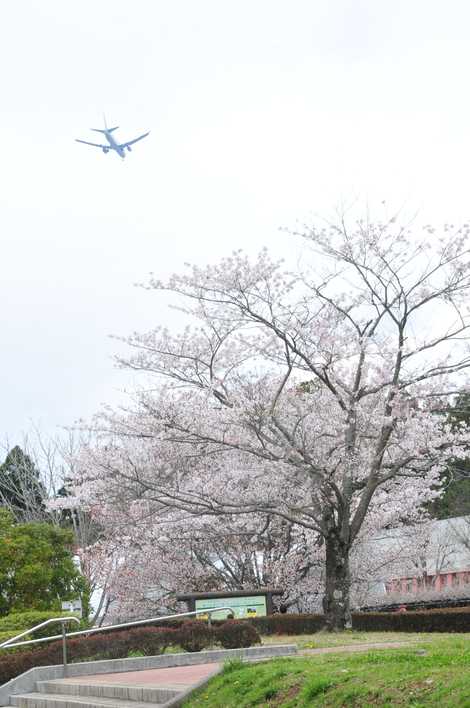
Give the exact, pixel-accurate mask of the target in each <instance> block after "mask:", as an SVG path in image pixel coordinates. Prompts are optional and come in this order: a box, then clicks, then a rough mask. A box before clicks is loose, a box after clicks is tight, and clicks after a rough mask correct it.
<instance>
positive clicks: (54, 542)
mask: <svg viewBox="0 0 470 708" xmlns="http://www.w3.org/2000/svg"><path fill="white" fill-rule="evenodd" d="M72 543H73V534H72V532H71V531H68V530H64V529H61V528H59V527H57V526H53V525H51V524H47V523H34V522H33V523H24V524H16V523H15V521H14V517H13V514H12V513H11V512H10V511H8V510H6V509H1V508H0V615H4V614H8V613H9V612H13V611H19V610H25V609H37V610H48V609H60V607H61V602H62V600H71V599H75V598H77V597H81V596H82V594H83V593H84V592H85V591H86V583H85V581H84V578H83V576H82V575H81V574H80V572H79V570H78V568H77V567H76V565H75V563H74V562H73V558H72V552H71V546H72Z"/></svg>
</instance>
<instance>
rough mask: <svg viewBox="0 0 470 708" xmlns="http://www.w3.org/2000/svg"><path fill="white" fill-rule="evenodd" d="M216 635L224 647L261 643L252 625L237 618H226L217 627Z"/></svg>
mask: <svg viewBox="0 0 470 708" xmlns="http://www.w3.org/2000/svg"><path fill="white" fill-rule="evenodd" d="M216 637H217V640H218V641H219V642H220V644H222V646H223V648H224V649H239V648H246V647H252V646H253V645H254V644H261V638H260V636H259V634H258V632H257V631H256V629H255V628H254V627H253V625H252V624H248V622H240V621H237V620H228V622H224V624H223V625H222V626H220V627H217V629H216Z"/></svg>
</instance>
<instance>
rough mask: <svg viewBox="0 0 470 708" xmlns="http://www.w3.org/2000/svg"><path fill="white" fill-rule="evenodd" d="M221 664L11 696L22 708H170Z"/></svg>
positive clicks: (71, 682)
mask: <svg viewBox="0 0 470 708" xmlns="http://www.w3.org/2000/svg"><path fill="white" fill-rule="evenodd" d="M220 666H221V665H220V664H214V663H211V664H202V665H201V664H200V665H198V666H178V667H172V668H164V669H153V670H147V671H135V672H133V671H130V672H125V673H118V674H111V675H109V674H108V675H104V676H103V675H102V676H84V677H82V678H79V679H78V678H70V679H56V680H52V681H51V680H47V681H37V682H36V687H35V688H36V690H35V691H32V692H31V693H25V694H16V695H13V696H11V697H10V704H11V705H14V706H18V708H170V706H177V705H179V703H180V702H182V700H183V699H184V698H185V697H186V696H187V694H188V692H189V691H191V690H193V689H194V688H195V687H196V686H197V685H199V684H200V683H201V682H205V681H207V680H208V679H209V678H210V677H211V676H213V675H214V674H215V673H217V671H218V670H219V669H220Z"/></svg>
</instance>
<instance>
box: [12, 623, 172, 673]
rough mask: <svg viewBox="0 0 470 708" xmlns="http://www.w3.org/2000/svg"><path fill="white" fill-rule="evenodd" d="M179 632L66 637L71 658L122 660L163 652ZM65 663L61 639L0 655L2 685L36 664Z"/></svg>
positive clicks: (130, 632) (167, 630) (148, 631)
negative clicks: (37, 646) (135, 655)
mask: <svg viewBox="0 0 470 708" xmlns="http://www.w3.org/2000/svg"><path fill="white" fill-rule="evenodd" d="M179 643H180V642H179V637H178V632H177V631H176V630H173V629H156V628H153V627H151V628H146V629H134V630H129V631H127V632H124V631H122V632H115V633H113V634H112V635H107V634H93V635H91V636H89V637H86V636H83V637H77V638H76V639H68V640H67V654H68V659H69V661H71V662H72V661H84V660H90V659H92V658H93V659H120V658H122V657H127V656H128V653H129V652H132V651H138V652H141V653H143V654H144V655H153V654H161V653H163V652H164V651H165V649H166V648H167V647H168V646H170V645H175V644H179ZM61 663H62V642H61V641H57V642H52V643H51V644H48V645H47V646H44V645H43V646H41V647H40V648H39V649H37V648H36V649H34V650H29V651H24V652H21V653H20V654H11V653H10V654H7V653H6V650H5V654H3V655H2V656H0V684H1V683H5V682H6V681H9V680H10V679H11V678H14V677H15V676H18V675H19V674H21V673H23V672H24V671H28V669H31V668H32V667H33V666H50V665H54V664H61Z"/></svg>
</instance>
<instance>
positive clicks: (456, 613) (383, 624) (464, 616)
mask: <svg viewBox="0 0 470 708" xmlns="http://www.w3.org/2000/svg"><path fill="white" fill-rule="evenodd" d="M353 628H354V629H357V630H361V631H366V632H377V631H381V632H384V631H385V632H387V631H391V632H470V611H469V609H468V608H466V607H453V608H448V609H439V610H421V611H418V612H358V613H356V614H354V615H353Z"/></svg>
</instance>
